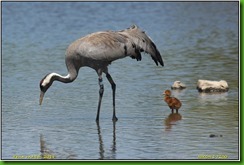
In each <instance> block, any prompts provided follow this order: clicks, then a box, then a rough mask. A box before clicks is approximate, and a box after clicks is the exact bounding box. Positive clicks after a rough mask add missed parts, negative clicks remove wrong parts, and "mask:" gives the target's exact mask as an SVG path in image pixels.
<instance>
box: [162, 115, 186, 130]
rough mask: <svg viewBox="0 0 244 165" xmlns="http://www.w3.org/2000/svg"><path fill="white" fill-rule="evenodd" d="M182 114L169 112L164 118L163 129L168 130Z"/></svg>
mask: <svg viewBox="0 0 244 165" xmlns="http://www.w3.org/2000/svg"><path fill="white" fill-rule="evenodd" d="M181 119H182V116H181V114H179V113H171V114H170V115H169V116H168V117H167V118H166V119H165V120H164V124H165V131H170V130H171V129H172V126H173V125H176V123H177V121H179V120H181Z"/></svg>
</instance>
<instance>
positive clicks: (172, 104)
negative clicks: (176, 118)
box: [163, 90, 181, 113]
mask: <svg viewBox="0 0 244 165" xmlns="http://www.w3.org/2000/svg"><path fill="white" fill-rule="evenodd" d="M163 95H164V101H165V102H166V103H167V104H168V106H169V108H170V109H171V110H172V113H174V109H175V110H176V113H178V110H179V109H180V107H181V102H180V100H178V99H177V98H175V97H170V96H171V91H170V90H166V91H164V93H163Z"/></svg>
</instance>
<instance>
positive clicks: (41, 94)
mask: <svg viewBox="0 0 244 165" xmlns="http://www.w3.org/2000/svg"><path fill="white" fill-rule="evenodd" d="M44 94H45V93H44V92H43V91H41V93H40V100H39V105H41V104H42V100H43V97H44Z"/></svg>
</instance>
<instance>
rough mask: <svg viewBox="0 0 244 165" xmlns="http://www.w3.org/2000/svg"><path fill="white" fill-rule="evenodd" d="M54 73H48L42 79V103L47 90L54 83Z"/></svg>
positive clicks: (40, 102) (40, 101)
mask: <svg viewBox="0 0 244 165" xmlns="http://www.w3.org/2000/svg"><path fill="white" fill-rule="evenodd" d="M52 77H53V74H52V73H50V74H47V75H46V76H45V77H44V78H43V79H42V80H41V81H40V90H41V93H40V100H39V104H40V105H41V104H42V100H43V97H44V94H45V92H46V91H47V90H48V88H49V87H50V86H51V85H52V83H53V79H52Z"/></svg>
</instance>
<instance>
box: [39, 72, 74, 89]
mask: <svg viewBox="0 0 244 165" xmlns="http://www.w3.org/2000/svg"><path fill="white" fill-rule="evenodd" d="M53 76H57V77H61V78H64V79H67V78H69V76H70V75H69V74H68V75H67V76H61V75H60V74H57V73H50V74H49V75H47V76H46V78H45V79H44V80H43V82H42V86H46V85H47V84H49V83H50V81H51V79H52V77H53Z"/></svg>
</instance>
